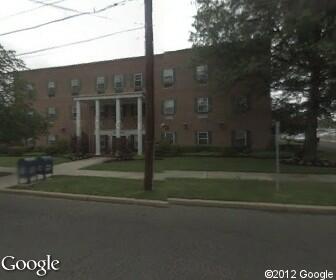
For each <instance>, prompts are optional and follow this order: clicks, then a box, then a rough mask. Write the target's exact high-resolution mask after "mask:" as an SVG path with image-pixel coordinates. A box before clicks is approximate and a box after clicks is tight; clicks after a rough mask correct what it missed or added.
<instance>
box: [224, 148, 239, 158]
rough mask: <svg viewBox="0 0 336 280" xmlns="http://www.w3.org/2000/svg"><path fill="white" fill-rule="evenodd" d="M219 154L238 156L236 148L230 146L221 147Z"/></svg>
mask: <svg viewBox="0 0 336 280" xmlns="http://www.w3.org/2000/svg"><path fill="white" fill-rule="evenodd" d="M221 156H223V157H235V156H238V152H237V150H236V149H234V148H232V147H224V148H222V151H221Z"/></svg>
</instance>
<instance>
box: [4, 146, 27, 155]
mask: <svg viewBox="0 0 336 280" xmlns="http://www.w3.org/2000/svg"><path fill="white" fill-rule="evenodd" d="M28 151H29V149H27V148H26V147H22V146H13V147H9V148H8V155H9V156H22V155H23V154H24V153H26V152H28Z"/></svg>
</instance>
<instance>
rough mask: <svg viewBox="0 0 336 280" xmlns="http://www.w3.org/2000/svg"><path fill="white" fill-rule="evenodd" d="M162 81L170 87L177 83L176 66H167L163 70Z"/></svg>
mask: <svg viewBox="0 0 336 280" xmlns="http://www.w3.org/2000/svg"><path fill="white" fill-rule="evenodd" d="M162 82H163V86H164V87H166V88H168V87H172V86H173V85H174V83H175V71H174V68H165V69H163V70H162Z"/></svg>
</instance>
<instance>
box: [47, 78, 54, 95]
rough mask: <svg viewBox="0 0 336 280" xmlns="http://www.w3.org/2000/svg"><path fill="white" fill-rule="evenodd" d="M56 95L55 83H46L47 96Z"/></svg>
mask: <svg viewBox="0 0 336 280" xmlns="http://www.w3.org/2000/svg"><path fill="white" fill-rule="evenodd" d="M55 94H56V83H55V82H54V81H49V82H48V96H49V97H51V96H55Z"/></svg>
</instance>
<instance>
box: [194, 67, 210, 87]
mask: <svg viewBox="0 0 336 280" xmlns="http://www.w3.org/2000/svg"><path fill="white" fill-rule="evenodd" d="M208 79H209V77H208V65H207V64H203V65H198V66H196V80H197V81H198V82H199V83H207V82H208Z"/></svg>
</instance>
